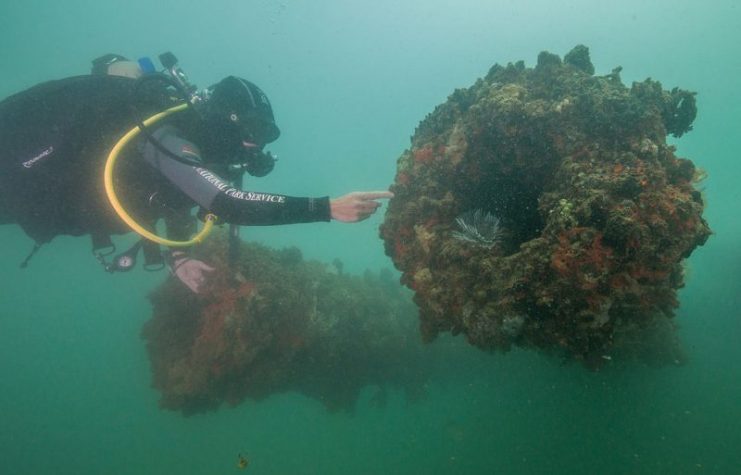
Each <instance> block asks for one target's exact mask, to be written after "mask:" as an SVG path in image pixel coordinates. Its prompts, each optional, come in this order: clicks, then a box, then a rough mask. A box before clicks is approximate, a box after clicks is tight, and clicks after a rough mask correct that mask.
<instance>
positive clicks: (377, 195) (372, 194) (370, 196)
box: [357, 191, 394, 200]
mask: <svg viewBox="0 0 741 475" xmlns="http://www.w3.org/2000/svg"><path fill="white" fill-rule="evenodd" d="M357 196H358V198H360V199H361V200H377V199H388V198H393V197H394V194H393V193H391V192H390V191H359V192H358V195H357Z"/></svg>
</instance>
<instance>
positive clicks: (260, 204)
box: [141, 126, 331, 226]
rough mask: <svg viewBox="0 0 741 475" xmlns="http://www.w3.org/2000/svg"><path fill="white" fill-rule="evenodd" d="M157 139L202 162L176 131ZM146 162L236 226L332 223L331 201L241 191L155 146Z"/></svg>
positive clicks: (146, 149)
mask: <svg viewBox="0 0 741 475" xmlns="http://www.w3.org/2000/svg"><path fill="white" fill-rule="evenodd" d="M153 135H154V138H155V139H156V140H158V141H159V142H160V143H161V144H162V145H163V146H164V147H165V148H167V149H168V150H170V151H171V152H172V153H174V154H176V155H178V156H182V157H184V158H187V159H189V160H191V161H196V162H200V152H199V150H198V148H197V147H195V146H194V145H193V144H192V143H190V142H188V141H187V140H184V139H183V138H181V137H179V136H178V134H177V130H176V129H175V128H174V127H169V126H166V127H162V128H160V129H158V130H157V131H155V132H154V134H153ZM141 152H142V154H143V156H144V159H145V161H146V162H147V163H149V164H150V165H151V166H153V167H154V168H156V169H157V170H159V171H160V172H161V173H162V175H164V176H165V177H166V178H167V179H168V180H169V181H170V182H171V183H172V184H173V185H174V186H175V187H177V188H178V189H180V190H181V191H182V192H183V193H185V194H186V195H187V196H188V197H190V198H191V199H192V200H193V201H194V202H195V203H197V204H198V205H199V206H201V207H202V208H204V209H206V210H208V211H210V212H211V213H213V214H215V215H216V216H218V217H219V218H220V219H222V220H224V221H226V222H228V223H233V224H239V225H250V226H266V225H275V224H293V223H310V222H316V221H329V220H330V218H331V212H330V207H329V198H328V197H321V198H298V197H293V196H286V195H279V194H275V193H262V192H256V191H248V190H241V189H238V188H235V187H233V186H231V185H230V184H229V183H228V182H227V181H225V180H223V179H222V178H220V177H219V176H217V175H216V174H215V173H212V172H211V171H209V170H208V169H207V168H205V167H201V166H197V165H189V164H185V163H182V162H179V161H177V160H175V159H173V158H172V157H169V156H168V155H167V154H165V153H163V152H162V151H160V150H158V149H157V148H156V147H155V146H154V145H153V144H151V143H149V142H144V143H143V144H142V146H141Z"/></svg>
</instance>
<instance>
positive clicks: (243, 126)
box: [205, 76, 280, 147]
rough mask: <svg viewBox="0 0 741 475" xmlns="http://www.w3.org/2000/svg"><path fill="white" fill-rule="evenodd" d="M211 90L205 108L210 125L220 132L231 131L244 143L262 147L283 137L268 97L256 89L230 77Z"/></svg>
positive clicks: (244, 81) (248, 83) (247, 83)
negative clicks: (276, 123)
mask: <svg viewBox="0 0 741 475" xmlns="http://www.w3.org/2000/svg"><path fill="white" fill-rule="evenodd" d="M209 90H210V94H209V98H208V100H207V101H206V107H205V118H206V120H207V122H208V123H209V125H211V126H215V127H218V128H219V129H221V130H220V132H227V130H229V131H231V133H232V134H236V135H238V136H239V137H238V138H239V140H240V141H244V142H250V143H254V144H257V145H259V146H260V147H262V146H263V145H265V144H268V143H270V142H273V141H275V140H276V139H277V138H278V137H279V136H280V130H279V129H278V126H276V125H275V117H274V116H273V108H272V107H271V106H270V101H269V100H268V96H266V95H265V93H264V92H262V90H261V89H260V88H259V87H257V86H256V85H254V84H252V83H251V82H249V81H247V80H246V79H242V78H238V77H235V76H229V77H226V78H224V79H223V80H221V81H220V82H219V83H217V84H215V85H214V86H212V87H211V88H209ZM225 129H226V130H225ZM235 138H236V137H235Z"/></svg>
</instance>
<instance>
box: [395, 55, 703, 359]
mask: <svg viewBox="0 0 741 475" xmlns="http://www.w3.org/2000/svg"><path fill="white" fill-rule="evenodd" d="M695 115H696V107H695V95H694V93H691V92H687V91H684V90H680V89H676V88H675V89H673V90H671V91H666V90H664V89H663V88H662V86H661V84H660V83H659V82H657V81H654V80H650V79H647V80H645V81H643V82H636V83H633V85H632V86H631V87H627V86H625V85H624V84H623V83H622V81H621V79H620V68H616V69H615V70H613V71H612V73H610V74H608V75H605V76H595V75H594V68H593V66H592V63H591V61H590V58H589V51H588V49H587V48H586V47H584V46H577V47H576V48H574V50H572V51H571V52H569V53H568V54H567V55H566V56H565V57H564V59H563V60H562V59H561V58H560V57H558V56H557V55H554V54H550V53H547V52H543V53H541V54H540V55H539V57H538V61H537V65H536V66H535V67H534V68H527V67H525V65H524V63H523V62H518V63H515V64H508V65H507V66H506V67H502V66H499V65H495V66H494V67H492V68H491V70H490V71H489V73H488V74H487V76H486V77H485V78H483V79H479V80H478V81H476V83H475V84H474V85H473V86H471V87H470V88H468V89H461V90H456V91H455V92H454V93H453V94H452V95H451V96H450V97H449V98H448V100H447V101H446V102H445V103H443V104H441V105H439V106H438V107H437V108H436V109H435V110H434V112H432V113H431V114H429V115H428V116H427V117H426V118H425V119H424V120H423V121H422V122H421V123H420V125H419V126H418V128H417V130H416V132H415V134H414V136H413V137H412V144H411V149H410V150H407V151H405V152H404V153H403V154H402V156H401V157H400V158H399V160H398V168H397V174H396V178H395V183H394V185H393V187H392V190H393V191H394V193H395V197H394V198H393V199H392V200H391V202H390V204H389V208H388V210H387V213H386V218H385V222H384V224H383V226H382V228H381V236H382V238H383V239H384V241H385V247H386V253H387V254H388V255H389V256H391V257H392V258H393V261H394V263H395V265H396V266H397V268H398V269H400V270H401V271H402V272H403V277H402V282H403V283H404V284H406V285H407V286H408V287H410V288H411V289H413V290H414V292H415V301H416V302H417V304H418V305H419V307H420V318H421V328H422V332H423V336H424V337H425V338H426V339H427V340H430V339H432V338H434V337H435V335H437V334H438V333H439V332H442V331H450V332H453V333H454V334H456V333H459V332H462V333H464V334H465V335H466V336H467V338H468V340H469V341H470V342H471V343H472V344H474V345H477V346H479V347H481V348H485V349H503V350H506V349H508V348H510V347H511V345H520V346H524V347H537V348H541V349H545V350H549V351H551V350H555V351H557V352H558V353H560V354H562V355H564V356H565V357H567V358H575V359H582V360H584V361H585V362H586V363H588V364H599V363H600V362H601V361H605V360H609V359H611V358H612V356H611V355H617V354H625V351H623V353H620V352H619V351H618V348H620V347H621V342H623V343H624V344H623V345H622V348H623V350H625V349H626V348H629V347H631V345H633V346H636V345H634V343H636V342H637V341H642V342H645V343H646V344H647V345H649V346H651V347H655V348H653V349H652V348H646V347H645V345H644V346H643V347H642V349H641V350H640V351H639V352H638V353H647V352H648V353H651V352H652V351H653V350H654V349H655V350H656V351H655V353H657V354H668V355H669V356H668V358H669V359H676V358H677V356H676V354H674V353H676V351H678V349H676V350H671V351H669V352H668V353H667V351H666V348H663V349H662V348H658V347H659V346H660V345H661V344H663V343H667V344H668V345H673V344H674V341H675V338H674V335H673V332H672V331H670V330H671V328H673V327H672V325H673V322H672V320H671V319H670V318H671V316H672V315H673V310H674V309H675V308H676V307H677V305H678V303H677V296H676V292H677V289H678V288H680V287H681V286H682V285H683V268H682V261H683V260H684V259H685V258H687V257H688V256H689V255H690V254H691V253H692V251H693V250H694V249H695V248H696V247H698V246H700V245H702V244H704V243H705V241H706V239H707V238H708V236H709V234H710V230H709V228H708V225H707V223H706V222H705V220H704V219H703V218H702V211H703V199H702V196H701V194H700V192H698V191H697V190H696V189H695V187H694V184H695V183H696V181H697V180H698V178H699V177H700V176H701V173H699V172H698V171H697V170H696V169H695V166H694V165H693V163H692V162H691V161H690V160H688V159H685V158H678V157H677V156H675V153H674V152H675V149H674V148H673V147H672V146H671V145H668V144H667V142H666V137H667V135H668V134H672V135H674V136H676V137H680V136H681V135H682V134H684V133H686V132H688V131H689V130H691V128H692V127H691V124H692V122H693V120H694V118H695ZM477 211H478V214H475V216H477V219H479V221H482V222H487V223H488V224H487V227H486V229H482V230H481V232H476V229H475V228H476V226H478V224H477V223H476V222H474V221H471V222H465V220H466V219H467V218H466V216H471V213H476V212H477ZM667 328H668V329H669V330H667ZM656 329H660V330H659V331H656ZM657 335H663V336H657ZM638 346H640V345H638Z"/></svg>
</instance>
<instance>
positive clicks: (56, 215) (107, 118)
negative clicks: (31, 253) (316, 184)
mask: <svg viewBox="0 0 741 475" xmlns="http://www.w3.org/2000/svg"><path fill="white" fill-rule="evenodd" d="M134 82H135V81H134V80H131V79H127V78H119V77H113V76H80V77H75V78H68V79H64V80H60V81H51V82H48V83H44V84H40V85H38V86H35V87H33V88H31V89H29V90H26V91H23V92H21V93H18V94H16V95H14V96H11V97H9V98H7V99H5V100H4V101H2V102H0V224H7V223H16V224H19V225H20V226H21V227H22V228H23V229H24V231H25V232H26V233H27V234H28V235H29V236H30V237H32V238H33V239H34V240H35V241H36V242H37V243H44V242H48V241H50V240H51V239H52V238H53V237H54V236H57V235H63V234H67V235H83V234H90V235H92V236H93V241H94V247H101V246H104V245H106V243H107V242H110V241H108V236H109V235H111V234H121V233H125V232H128V231H129V229H128V228H127V227H126V225H125V224H124V223H123V222H122V221H121V220H120V218H118V217H117V216H116V215H115V214H114V211H113V209H112V208H111V206H110V204H109V202H108V199H107V197H106V195H105V192H104V188H103V168H104V164H105V159H106V157H107V156H108V153H109V152H110V150H111V148H112V147H113V145H114V144H115V143H116V142H117V141H118V140H119V139H120V137H121V136H123V134H125V133H126V132H127V131H128V130H130V129H131V128H133V127H134V126H135V124H136V120H137V119H138V118H139V119H140V118H141V117H139V116H140V115H141V114H142V113H144V114H146V115H145V117H146V116H148V115H151V114H153V113H155V112H159V111H160V110H163V109H165V108H167V107H169V106H171V105H172V100H171V99H170V98H169V96H167V95H166V94H164V93H163V92H162V91H161V90H148V89H147V88H135V87H133V83H134ZM134 94H135V95H134ZM133 102H136V103H137V104H136V107H132V103H133ZM158 125H159V124H158ZM152 135H153V136H154V138H155V139H156V140H158V141H159V142H160V143H161V144H162V145H163V146H164V147H166V148H167V149H168V150H170V151H171V152H172V153H174V154H176V155H179V156H183V157H186V158H188V159H190V160H196V161H200V160H201V156H200V155H201V152H200V151H199V148H198V146H197V145H196V144H194V143H191V142H189V141H188V140H187V139H186V138H185V137H183V136H182V135H183V134H182V133H181V132H180V131H179V130H178V129H177V128H176V127H174V126H172V125H168V124H167V123H166V122H165V123H164V124H162V125H161V126H160V127H159V128H156V129H155V130H153V133H152ZM203 162H206V160H203ZM114 183H115V186H116V190H117V192H118V194H119V199H120V200H121V202H122V204H123V205H124V207H125V208H126V209H127V211H128V212H129V213H130V214H131V215H132V217H134V218H135V219H136V220H138V221H140V223H141V224H143V225H148V226H152V225H153V224H154V222H156V221H157V220H159V219H165V221H166V223H167V227H168V236H169V237H171V238H173V239H184V238H187V237H188V236H189V234H190V233H191V232H192V231H193V224H194V220H193V218H191V210H192V208H193V207H194V206H200V207H201V208H203V209H204V210H206V211H208V212H211V213H213V214H215V215H216V216H217V217H219V218H220V219H221V220H222V221H224V222H228V223H234V224H240V225H275V224H290V223H305V222H314V221H329V220H330V208H329V198H327V197H322V198H296V197H290V196H285V195H278V194H273V193H259V192H252V191H246V190H240V189H236V188H235V187H233V186H230V185H229V183H228V182H227V181H225V180H223V179H222V178H220V177H219V176H217V175H216V174H214V173H212V172H211V171H210V170H208V169H207V168H205V166H204V167H199V166H191V165H187V164H184V163H182V162H178V161H176V160H175V159H173V158H172V157H170V156H168V155H167V154H165V153H163V152H161V151H160V150H158V149H157V148H156V147H155V146H154V145H153V144H152V143H151V142H150V141H148V140H147V139H146V138H145V137H143V136H141V135H140V137H138V138H137V139H136V140H135V141H133V142H132V143H130V144H129V145H127V146H126V148H125V149H124V152H123V153H122V154H121V157H120V158H119V160H118V164H117V168H116V174H115V182H114Z"/></svg>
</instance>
